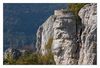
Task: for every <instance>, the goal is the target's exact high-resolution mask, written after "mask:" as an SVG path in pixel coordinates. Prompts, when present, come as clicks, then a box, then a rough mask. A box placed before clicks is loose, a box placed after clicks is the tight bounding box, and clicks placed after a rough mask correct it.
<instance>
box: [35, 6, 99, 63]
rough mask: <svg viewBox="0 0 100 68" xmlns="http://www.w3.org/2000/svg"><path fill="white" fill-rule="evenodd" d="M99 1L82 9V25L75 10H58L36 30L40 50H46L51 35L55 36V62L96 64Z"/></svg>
mask: <svg viewBox="0 0 100 68" xmlns="http://www.w3.org/2000/svg"><path fill="white" fill-rule="evenodd" d="M96 13H97V12H96V4H88V5H85V6H84V7H83V8H82V9H81V10H80V11H79V16H80V18H81V20H82V21H81V22H80V23H82V24H81V26H78V25H77V23H78V21H77V20H76V17H75V15H74V14H73V13H72V12H67V11H64V10H55V12H54V15H52V16H50V17H49V18H48V19H47V21H46V22H45V23H43V24H42V25H41V26H40V27H39V29H38V31H37V42H36V46H37V52H39V53H41V54H42V55H45V54H47V53H48V52H47V50H46V48H45V46H46V44H47V42H48V39H49V38H51V37H52V38H53V43H52V48H51V50H52V53H53V55H54V60H55V62H56V64H96V58H97V57H96V46H97V40H96V39H97V32H96V29H97V25H96V23H97V21H96V15H97V14H96Z"/></svg>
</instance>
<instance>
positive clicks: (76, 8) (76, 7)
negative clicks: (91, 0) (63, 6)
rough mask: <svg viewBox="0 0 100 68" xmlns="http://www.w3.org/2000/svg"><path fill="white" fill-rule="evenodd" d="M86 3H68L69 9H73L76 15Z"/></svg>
mask: <svg viewBox="0 0 100 68" xmlns="http://www.w3.org/2000/svg"><path fill="white" fill-rule="evenodd" d="M84 5H86V3H70V4H68V10H69V11H72V12H73V13H74V14H75V15H78V12H79V10H80V9H81V8H82V7H83V6H84Z"/></svg>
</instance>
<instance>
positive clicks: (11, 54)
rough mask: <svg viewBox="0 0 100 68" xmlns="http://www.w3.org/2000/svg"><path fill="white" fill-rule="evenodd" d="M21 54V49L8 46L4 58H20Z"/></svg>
mask: <svg viewBox="0 0 100 68" xmlns="http://www.w3.org/2000/svg"><path fill="white" fill-rule="evenodd" d="M20 56H21V52H20V50H17V49H14V48H8V49H7V50H6V51H5V53H4V59H5V60H7V59H10V58H12V59H13V60H16V59H18V58H19V57H20Z"/></svg>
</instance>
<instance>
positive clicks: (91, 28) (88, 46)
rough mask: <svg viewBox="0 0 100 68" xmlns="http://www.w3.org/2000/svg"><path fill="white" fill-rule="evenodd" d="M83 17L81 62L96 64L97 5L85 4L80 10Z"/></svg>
mask: <svg viewBox="0 0 100 68" xmlns="http://www.w3.org/2000/svg"><path fill="white" fill-rule="evenodd" d="M79 16H80V18H81V19H82V24H83V32H82V35H81V41H82V48H81V51H80V58H79V64H96V62H97V59H96V58H97V57H96V56H97V54H96V53H97V52H96V51H97V50H96V48H97V5H96V4H88V5H85V6H84V7H83V8H82V9H81V10H80V12H79Z"/></svg>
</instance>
